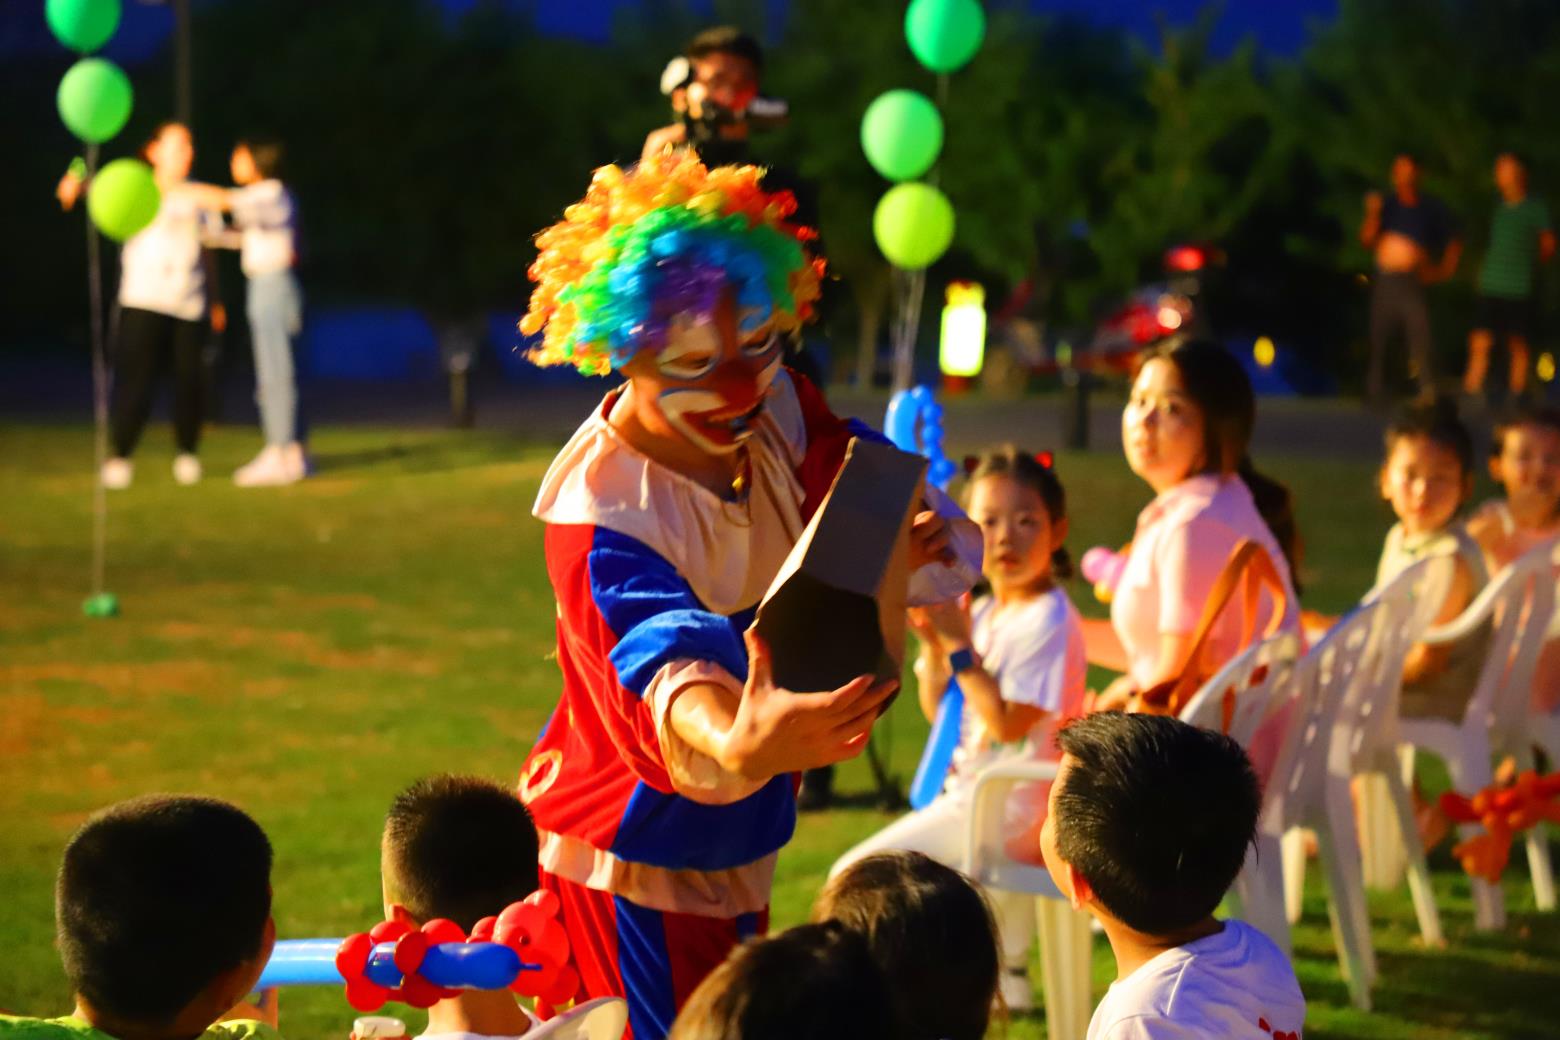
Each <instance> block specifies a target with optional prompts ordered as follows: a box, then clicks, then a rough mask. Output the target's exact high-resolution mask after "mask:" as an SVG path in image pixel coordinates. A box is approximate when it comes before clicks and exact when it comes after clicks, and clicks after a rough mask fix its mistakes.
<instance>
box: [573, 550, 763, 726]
mask: <svg viewBox="0 0 1560 1040" xmlns="http://www.w3.org/2000/svg"><path fill="white" fill-rule="evenodd" d="M587 567H588V569H589V572H590V590H591V597H592V599H594V600H595V602H596V606H597V608H598V609H599V610H600V611H601V616H602V618H603V619H604V620H605V621H606V623H607V627H608V628H610V629H611V630H612V632H613V634H615V635H616V636H617V637H618V638H617V645H616V646H614V647H613V648H612V650H611V652H610V654H609V655H608V656H609V659H610V660H611V662H612V667H613V668H614V669H616V670H617V674H618V681H619V682H621V683H622V684H623V686H624V688H626V689H628V690H632V691H633V692H634V693H635V694H638V695H639V696H643V695H644V692H645V688H646V687H647V686H649V685H650V680H651V679H653V678H655V675H656V673H657V672H659V671H660V670H661V668H662V667H663V666H664V665H666V664H668V663H669V662H671V661H676V660H679V659H682V658H692V659H694V660H698V661H709V662H711V663H712V664H717V665H720V667H722V668H724V669H725V670H726V671H728V672H730V673H731V674H732V675H733V676H735V677H736V678H737V679H746V678H747V648H746V647H745V646H744V645H743V643H742V637H741V635H740V632H739V630H738V628H737V626H736V625H735V624H734V622H733V619H731V618H728V617H725V616H724V615H721V614H716V613H714V612H713V611H711V610H708V609H706V608H705V607H704V605H703V604H702V603H700V602H699V600H698V598H697V597H696V596H694V594H693V590H692V589H691V588H689V586H688V583H687V581H685V580H684V579H683V577H682V575H681V574H679V573H677V570H676V569H675V568H674V567H673V566H672V565H671V564H670V563H667V562H666V560H665V559H663V558H662V557H661V556H660V555H659V554H658V553H656V552H655V551H653V550H652V549H650V547H649V546H647V545H645V544H644V543H643V542H640V541H638V540H637V539H634V538H630V537H628V536H627V535H623V534H618V533H617V532H615V531H608V530H604V529H601V528H598V529H597V531H596V535H595V538H594V540H593V542H592V545H591V549H590V553H589V557H588V559H587Z"/></svg>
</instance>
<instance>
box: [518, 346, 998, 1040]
mask: <svg viewBox="0 0 1560 1040" xmlns="http://www.w3.org/2000/svg"><path fill="white" fill-rule="evenodd" d="M616 396H617V392H614V393H613V394H610V395H608V397H607V399H606V400H605V401H603V403H602V405H601V407H599V408H598V409H597V410H596V411H595V412H594V413H593V414H592V416H591V417H590V418H589V419H588V420H587V421H586V422H585V424H584V425H583V426H581V428H580V430H579V431H578V432H577V433H576V434H575V435H574V437H573V438H572V439H571V440H570V442H569V444H568V445H566V446H565V448H564V449H563V451H562V452H561V453H560V454H559V456H558V458H557V460H556V461H555V462H554V463H553V466H552V468H551V469H550V470H549V472H548V474H547V476H546V478H544V480H543V484H542V489H541V492H540V494H539V496H538V499H537V504H536V509H535V513H536V515H537V516H538V517H539V518H540V519H542V520H544V521H546V522H547V524H548V529H547V536H546V552H547V569H548V574H549V576H550V577H551V579H552V583H553V589H554V591H555V593H556V595H557V598H558V661H559V667H560V670H561V671H562V673H563V697H562V700H561V701H560V703H559V705H558V707H557V709H556V710H555V711H554V713H553V716H552V718H551V720H550V721H549V722H548V724H547V726H546V729H545V730H544V732H543V734H542V736H541V738H540V739H539V740H538V741H537V744H536V747H535V748H534V749H533V751H532V752H531V756H530V758H529V759H528V761H527V763H526V766H525V769H524V771H523V773H522V776H521V782H520V793H521V797H522V798H523V799H525V801H526V802H527V804H528V806H529V807H530V810H531V813H532V816H533V817H534V819H535V821H536V825H537V828H538V830H539V831H540V833H541V839H542V853H541V866H542V872H543V885H544V887H546V888H547V889H548V890H550V891H553V892H555V893H556V894H557V895H558V897H559V899H560V900H561V902H562V905H563V913H562V918H563V921H564V924H565V927H566V928H567V929H568V930H569V938H570V947H571V949H572V950H573V951H574V956H575V964H576V967H577V968H578V970H579V973H580V976H581V980H582V992H581V994H580V996H581V998H585V997H600V996H623V997H625V998H627V1000H628V1002H629V1007H630V1016H629V1020H630V1026H631V1028H632V1031H633V1035H634V1036H636V1037H638V1038H640V1040H646V1038H652V1037H660V1036H663V1035H664V1034H665V1033H666V1031H667V1030H668V1029H669V1028H670V1026H671V1023H672V1019H673V1017H674V1016H675V1014H676V1010H677V1008H678V1007H680V1006H681V1005H682V1003H683V1002H684V1001H685V1000H686V999H687V997H688V996H689V994H690V993H691V992H692V990H693V989H694V987H696V986H697V985H698V983H699V982H700V981H701V980H702V979H703V978H704V976H705V975H707V974H708V973H709V972H710V971H711V970H713V969H714V968H715V967H716V966H717V965H719V964H720V962H721V961H722V960H723V959H724V958H725V956H726V954H727V953H728V952H729V951H730V950H731V948H732V947H733V946H734V945H735V944H736V943H738V942H739V941H741V940H742V939H744V938H746V937H748V936H751V935H756V934H761V933H763V932H764V931H765V930H766V927H767V922H768V901H769V889H770V881H771V879H772V877H773V871H774V864H775V858H776V853H777V851H778V850H779V849H780V847H781V846H782V845H784V844H785V843H786V842H787V841H788V840H789V839H790V837H791V834H792V831H793V829H794V827H795V821H796V802H795V794H796V788H797V777H795V776H794V775H782V776H776V777H772V778H770V779H768V780H767V781H764V782H761V783H753V782H749V781H746V780H743V779H742V778H739V777H736V776H733V775H730V774H726V773H724V771H723V770H721V769H720V767H719V766H718V765H717V764H716V763H714V762H713V761H712V760H710V759H708V758H706V757H704V756H702V755H699V754H698V753H697V752H694V751H692V750H691V749H690V748H688V747H687V746H686V745H684V744H683V743H682V742H681V740H680V739H679V738H678V737H677V736H676V734H675V733H674V732H672V730H671V728H670V727H669V726H668V725H667V719H666V713H667V710H668V707H669V704H670V701H671V699H672V698H673V697H675V695H676V694H677V692H678V691H679V690H680V689H682V688H685V687H686V686H687V685H689V684H690V683H693V682H716V683H720V684H724V685H726V686H728V687H729V688H731V689H732V690H733V691H734V692H737V693H739V694H740V691H741V689H742V685H743V682H744V680H745V678H746V674H747V651H746V649H745V647H744V644H743V638H742V633H743V631H744V630H745V629H746V628H747V627H748V626H749V624H751V622H752V619H753V613H754V610H755V609H756V607H757V605H758V602H759V599H760V598H761V597H762V595H763V592H764V590H765V589H767V587H768V586H769V584H770V582H771V581H772V580H773V578H774V575H775V574H776V572H777V571H778V569H779V567H780V565H781V563H782V562H783V561H784V559H785V557H786V555H787V553H789V551H790V549H791V547H792V546H793V545H794V544H795V542H796V540H797V539H798V538H799V537H800V535H801V533H802V529H803V528H804V527H805V525H806V523H807V520H808V518H809V517H810V516H811V514H812V512H813V510H815V509H816V508H817V506H818V504H819V503H820V502H821V501H822V499H823V497H824V496H825V495H826V494H827V491H828V488H829V486H830V484H831V483H832V481H833V478H834V475H835V473H836V472H837V471H838V469H839V466H840V464H841V462H842V460H843V458H844V453H845V449H846V446H847V445H848V443H849V440H850V438H851V437H852V436H857V435H862V436H871V437H877V436H878V435H877V434H875V433H873V432H872V431H870V430H868V429H867V428H866V427H864V426H861V425H860V424H857V423H854V422H846V421H844V420H841V419H839V418H837V417H836V416H834V415H833V414H832V413H831V412H830V411H829V410H828V408H827V406H826V405H825V404H824V402H823V399H822V397H821V395H819V394H818V392H817V391H816V390H815V389H813V388H812V386H811V385H810V384H808V383H807V382H806V381H805V380H803V379H802V378H801V377H798V376H793V375H791V374H789V373H786V372H782V373H781V374H780V375H779V376H777V377H776V379H775V381H774V383H773V385H772V386H771V388H770V390H769V394H768V398H767V400H766V402H765V407H764V411H763V413H762V414H761V415H760V416H759V418H758V421H757V430H756V433H755V435H754V436H753V437H752V438H751V440H750V441H749V449H748V450H749V453H750V455H749V458H750V464H751V472H752V482H751V486H750V488H749V490H748V492H747V495H746V497H745V499H744V501H742V502H733V501H728V500H725V499H722V498H719V497H717V496H715V495H713V494H712V493H710V492H709V491H708V490H706V489H704V488H703V487H700V486H698V485H696V484H694V483H693V482H692V481H690V480H688V479H687V478H686V477H683V476H682V475H680V474H678V473H675V472H673V471H671V470H669V469H666V468H665V467H662V466H660V465H658V464H657V463H655V462H654V461H652V460H650V459H648V458H647V457H645V456H643V455H642V454H640V453H639V452H637V451H635V450H634V449H633V448H632V447H630V446H629V445H628V444H627V443H625V442H624V441H623V440H622V439H621V438H620V437H619V436H618V435H617V433H616V431H615V430H614V429H613V428H612V427H611V425H610V424H609V423H608V422H607V417H608V414H609V413H610V411H611V408H612V405H613V403H614V400H615V399H616ZM977 554H978V550H977ZM976 558H977V559H978V555H977V556H976ZM923 570H924V571H934V570H935V571H942V572H944V574H943V575H941V578H942V581H941V584H942V585H943V588H942V589H940V590H939V589H925V590H922V591H923V595H922V597H921V598H922V599H923V600H927V599H932V598H939V599H940V598H946V596H947V595H949V594H951V593H952V592H956V591H958V587H960V586H962V587H967V586H968V584H969V579H968V572H969V570H970V568H969V567H968V566H967V565H966V566H965V567H961V568H958V569H955V568H950V567H944V566H942V565H931V566H929V567H927V568H924V569H923ZM916 578H917V584H921V583H922V582H924V580H925V577H924V576H923V574H922V573H921V572H918V573H917V575H916ZM949 579H951V582H952V585H953V586H954V587H953V588H949Z"/></svg>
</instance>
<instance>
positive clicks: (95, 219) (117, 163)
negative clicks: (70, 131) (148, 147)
mask: <svg viewBox="0 0 1560 1040" xmlns="http://www.w3.org/2000/svg"><path fill="white" fill-rule="evenodd" d="M161 203H162V193H161V192H160V191H158V190H157V181H156V179H155V178H154V177H153V176H152V168H151V167H150V166H148V165H146V164H145V163H144V162H142V161H141V160H139V159H115V160H114V161H113V162H111V163H109V164H108V165H107V166H105V167H103V168H102V169H101V170H99V171H98V174H97V176H96V177H93V178H92V183H91V185H90V186H89V187H88V188H87V213H88V215H89V216H91V217H92V223H94V224H96V225H97V228H98V230H99V231H101V232H103V234H105V235H107V236H108V237H109V238H112V239H113V240H114V241H115V242H123V241H124V240H125V239H127V238H129V237H130V236H131V235H133V234H135V233H136V232H137V231H140V230H141V229H142V228H144V227H146V225H148V224H150V223H151V222H152V220H153V218H155V217H156V216H157V207H158V206H159V205H160V204H161Z"/></svg>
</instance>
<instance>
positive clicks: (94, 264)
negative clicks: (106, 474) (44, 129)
mask: <svg viewBox="0 0 1560 1040" xmlns="http://www.w3.org/2000/svg"><path fill="white" fill-rule="evenodd" d="M97 160H98V146H97V145H95V144H89V145H87V183H88V184H90V183H91V182H92V178H93V177H94V176H96V175H97ZM87 209H88V207H87V206H83V207H82V210H83V211H86V210H87ZM83 216H84V217H85V218H86V219H85V221H84V223H85V224H86V228H87V299H88V301H89V303H90V305H91V308H92V313H91V316H90V318H91V336H92V419H93V424H94V426H95V430H94V433H93V439H92V446H93V454H94V457H95V461H96V468H95V469H94V470H93V481H92V594H93V595H94V596H97V595H101V594H102V592H103V584H104V570H105V568H106V562H105V561H106V557H107V544H108V494H107V489H106V488H105V487H104V486H103V463H104V462H106V461H107V460H108V359H107V356H106V352H105V350H104V345H103V253H102V243H101V242H100V241H99V240H98V235H97V228H96V227H94V226H93V224H92V217H91V215H90V214H88V213H86V212H83Z"/></svg>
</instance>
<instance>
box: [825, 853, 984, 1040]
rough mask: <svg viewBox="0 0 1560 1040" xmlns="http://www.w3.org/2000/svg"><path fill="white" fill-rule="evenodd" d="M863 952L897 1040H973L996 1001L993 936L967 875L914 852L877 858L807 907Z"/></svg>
mask: <svg viewBox="0 0 1560 1040" xmlns="http://www.w3.org/2000/svg"><path fill="white" fill-rule="evenodd" d="M812 919H813V920H814V921H829V920H833V921H838V922H840V923H841V924H843V925H845V927H847V928H849V929H851V930H852V931H854V932H856V933H858V934H860V935H861V936H863V937H864V938H865V939H866V940H867V944H868V945H869V946H871V947H872V956H873V958H874V959H876V961H877V964H878V968H879V969H880V970H881V971H882V972H883V978H884V981H885V982H887V984H888V989H889V993H890V995H891V997H892V999H893V1002H894V1010H895V1011H896V1012H897V1014H898V1016H899V1021H900V1024H901V1026H902V1029H903V1035H904V1037H905V1038H906V1040H981V1038H982V1037H984V1036H985V1035H986V1027H987V1026H988V1025H989V1024H990V1019H991V1007H992V1004H993V1002H994V1001H995V1000H996V996H997V978H998V971H997V932H996V923H995V922H994V921H993V920H992V918H991V909H990V908H989V907H988V906H987V905H986V901H985V899H983V898H982V897H981V894H980V889H978V888H976V887H975V884H974V883H973V882H972V881H970V879H969V878H967V877H965V876H964V875H963V874H960V873H959V872H958V871H956V870H952V869H950V868H948V867H945V866H943V865H942V864H941V863H938V862H937V861H936V860H934V859H932V858H930V857H928V856H924V855H922V854H921V853H919V852H880V853H877V854H876V855H872V856H868V857H867V858H866V859H862V860H858V861H856V862H855V863H853V864H851V865H850V866H849V867H847V868H846V869H845V870H844V871H842V872H840V873H839V874H836V875H835V876H834V877H833V878H831V879H830V880H829V883H828V884H827V885H825V886H824V888H823V891H822V892H821V893H819V895H818V901H817V902H815V903H814V904H813V909H812Z"/></svg>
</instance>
